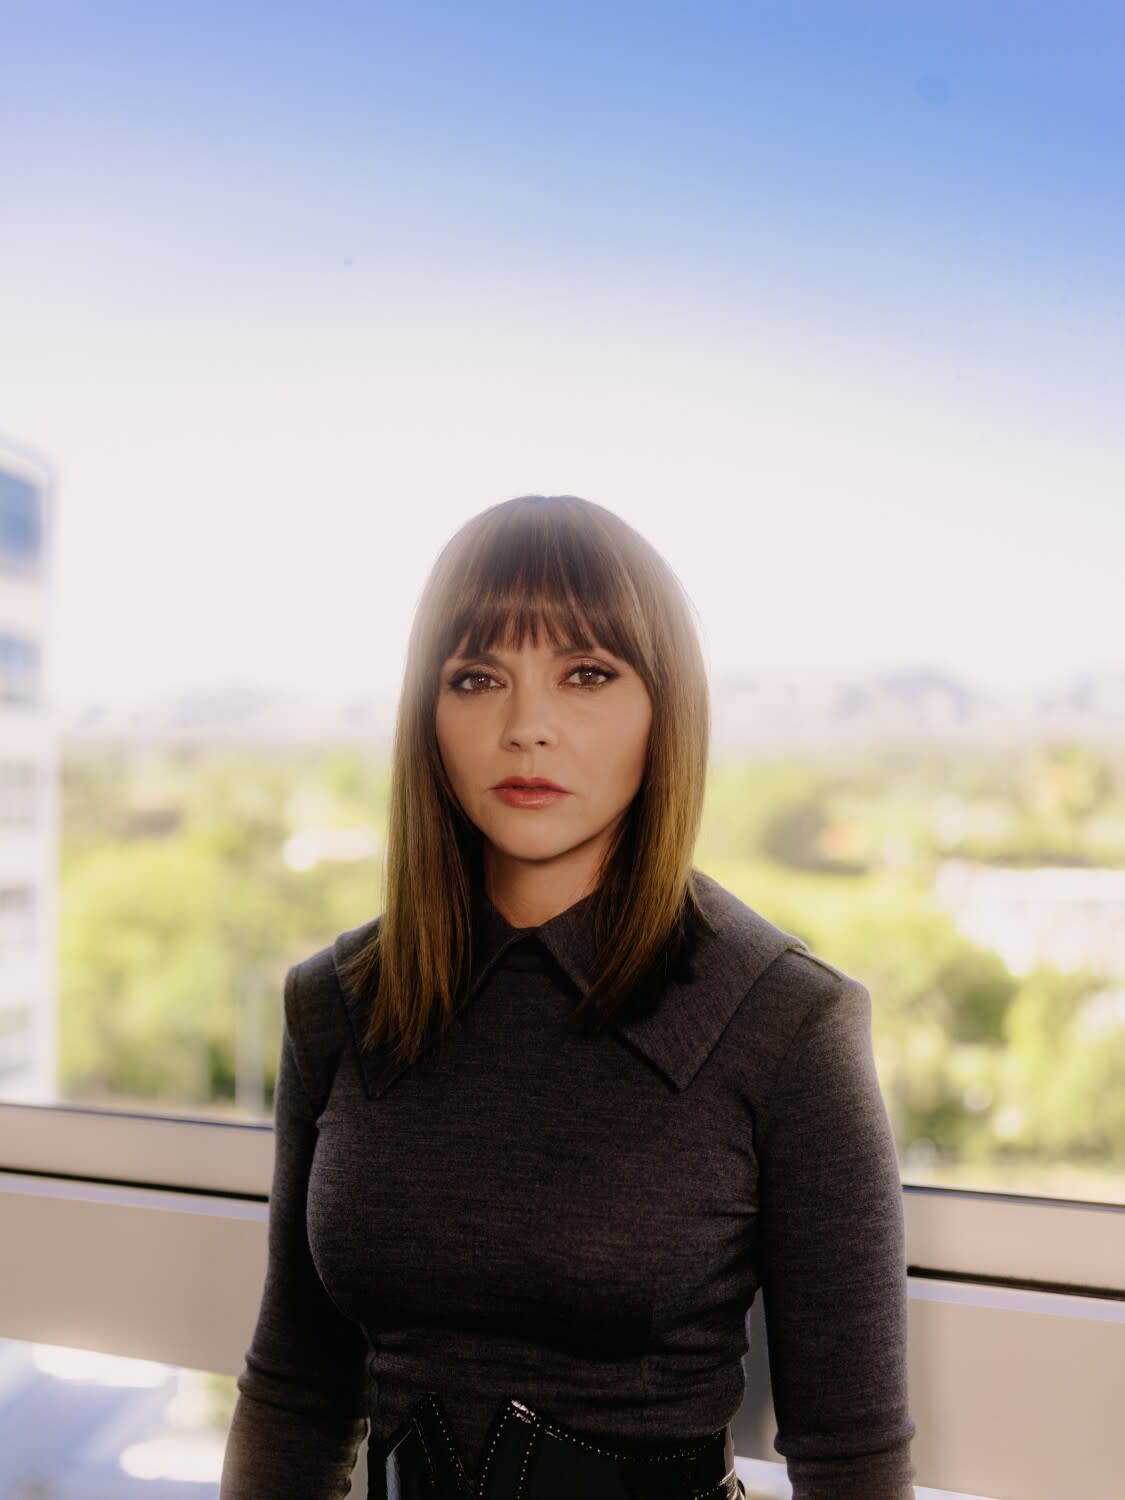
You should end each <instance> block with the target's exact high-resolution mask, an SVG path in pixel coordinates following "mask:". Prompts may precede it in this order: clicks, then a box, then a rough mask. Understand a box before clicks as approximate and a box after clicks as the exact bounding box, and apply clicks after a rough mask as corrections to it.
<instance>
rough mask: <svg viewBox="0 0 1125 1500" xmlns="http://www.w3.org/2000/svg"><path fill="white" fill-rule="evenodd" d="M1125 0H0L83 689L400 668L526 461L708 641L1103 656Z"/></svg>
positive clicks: (8, 190) (3, 321) (68, 692)
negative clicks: (594, 504) (639, 548)
mask: <svg viewBox="0 0 1125 1500" xmlns="http://www.w3.org/2000/svg"><path fill="white" fill-rule="evenodd" d="M1123 17H1125V12H1123V11H1122V9H1121V7H1120V6H1118V5H1110V4H1086V3H1082V0H1078V3H1075V4H1071V5H1069V6H1067V7H1062V6H1059V5H1057V4H1055V5H1051V6H1048V5H1044V4H1019V5H1017V4H981V3H979V0H978V3H976V4H950V3H944V4H931V3H919V4H908V3H905V0H902V3H899V4H885V3H883V4H863V3H849V4H847V5H840V4H838V3H837V4H831V5H829V4H790V5H780V4H768V5H765V4H751V3H744V4H730V3H723V4H713V3H708V0H699V3H686V0H685V3H681V4H667V3H660V4H647V5H644V6H640V5H632V4H616V5H611V6H607V5H605V4H568V5H566V6H555V5H552V6H546V5H543V6H536V5H529V4H523V5H514V4H505V5H494V4H474V5H455V4H444V5H434V4H429V3H417V4H411V5H405V4H394V5H387V4H369V5H357V4H350V3H347V4H332V3H318V4H317V5H315V6H313V5H307V6H295V5H291V4H272V5H270V6H265V5H249V4H238V3H229V0H228V3H224V4H211V3H202V4H200V3H194V4H191V5H175V6H173V5H170V4H153V3H148V4H143V5H142V4H130V5H121V4H103V3H98V0H87V3H84V4H66V5H60V4H55V3H52V0H36V3H20V4H11V3H2V0H0V57H2V59H3V61H2V62H0V69H2V75H3V86H2V88H0V178H2V180H3V181H4V183H5V214H4V219H5V223H4V229H3V236H2V240H0V328H3V329H5V330H6V332H5V335H4V339H3V342H2V344H0V438H5V439H7V440H9V441H10V442H11V443H13V444H16V445H21V446H26V447H27V448H29V449H31V450H33V451H35V452H38V453H41V454H43V455H45V456H46V457H47V458H48V459H49V461H50V463H51V465H52V468H53V469H54V471H55V472H56V474H57V477H58V503H59V534H58V538H57V557H58V571H57V576H56V579H55V584H54V588H55V599H54V607H55V638H54V649H53V660H54V669H55V671H56V672H57V680H58V684H59V690H60V693H61V694H62V695H63V696H66V697H73V696H74V695H76V694H77V693H78V692H79V690H80V689H81V690H82V691H83V692H90V691H93V690H96V688H97V685H99V684H101V685H102V686H103V687H104V689H105V691H106V692H107V693H114V694H118V695H135V696H141V697H143V696H144V695H145V694H147V693H148V692H151V691H156V690H158V688H161V687H164V686H166V685H168V684H169V683H170V682H174V681H183V682H188V681H191V682H196V683H199V682H206V681H209V680H211V679H212V677H214V676H215V675H216V674H218V673H220V672H221V671H225V670H229V669H231V667H232V664H234V668H235V670H237V671H238V672H239V673H240V674H241V675H243V676H253V675H259V676H263V677H265V678H268V679H269V680H271V681H277V682H282V683H284V682H287V681H290V680H292V679H293V677H294V676H299V677H300V678H301V680H306V679H307V678H309V677H310V676H311V675H317V676H319V678H320V679H321V680H323V681H324V682H325V683H326V684H328V683H329V682H331V683H332V684H336V685H339V686H341V687H351V688H353V689H354V690H356V691H360V690H362V688H363V686H364V683H365V677H364V673H366V672H369V671H370V670H372V667H371V662H370V660H369V657H368V654H367V653H357V652H356V651H355V650H354V643H355V642H356V641H357V640H363V639H365V638H370V637H371V636H372V635H373V634H374V635H376V636H378V637H379V638H380V639H381V640H384V641H385V642H386V649H385V650H383V651H381V652H380V654H379V661H380V663H381V664H382V665H381V666H380V668H379V670H382V671H384V672H385V673H386V675H387V677H388V679H391V680H393V678H394V676H395V673H396V672H397V670H398V669H399V666H400V655H401V649H402V645H403V642H404V638H405V632H406V629H407V627H408V624H409V619H408V617H409V612H410V610H411V608H412V606H413V600H414V598H415V597H416V595H417V590H418V588H419V587H420V585H421V582H422V580H423V578H424V575H425V572H426V570H427V568H428V566H429V563H430V562H431V561H432V559H433V556H434V555H435V553H436V550H437V547H438V545H439V544H440V541H441V540H443V539H444V537H445V536H446V535H448V534H449V533H450V532H451V531H452V530H454V529H455V528H456V526H457V525H459V524H460V523H461V522H462V521H463V520H465V519H467V518H468V516H469V515H470V514H472V513H473V512H474V511H475V510H478V509H480V508H482V507H483V506H484V505H486V504H489V503H492V502H493V501H495V500H497V499H502V498H505V497H506V496H508V495H510V494H516V493H522V492H525V491H527V490H533V489H534V490H544V491H548V492H560V491H571V492H576V493H581V494H586V495H588V497H589V498H591V499H595V500H597V501H599V503H602V504H605V505H608V506H609V507H610V508H611V509H615V510H618V511H619V512H620V513H621V514H623V515H625V517H626V518H627V519H628V520H630V522H631V523H632V524H634V525H636V526H637V527H638V529H640V530H642V531H643V532H644V533H645V534H646V535H648V536H649V537H650V539H652V540H653V541H654V542H655V543H656V544H657V545H658V546H660V547H661V550H662V551H663V552H664V553H665V555H666V556H667V557H668V558H669V561H670V562H672V564H673V566H675V567H677V569H678V570H679V571H680V572H681V576H683V577H684V578H685V583H686V584H687V586H688V588H689V592H691V593H692V594H693V597H694V598H695V599H696V602H697V604H698V606H699V607H700V609H701V610H702V611H703V612H704V615H705V620H706V622H707V625H708V646H709V654H710V658H711V660H712V661H713V663H714V665H715V667H716V668H719V667H724V668H729V669H731V670H734V669H738V668H745V669H747V670H751V669H759V668H762V667H768V666H769V665H770V664H771V663H777V664H779V665H785V666H790V665H802V664H806V663H807V664H810V665H814V664H815V665H821V664H831V663H835V664H839V665H855V666H871V667H877V666H885V665H890V664H892V663H899V664H910V663H912V662H916V663H927V664H931V665H935V666H939V667H941V666H944V667H947V668H948V669H950V670H954V671H958V672H962V673H969V674H972V673H973V672H975V673H977V674H978V676H979V677H980V679H981V681H982V682H983V681H985V680H988V681H991V682H993V683H997V684H1001V683H1005V682H1010V681H1015V680H1017V679H1024V680H1027V681H1029V682H1030V681H1034V680H1040V679H1042V678H1045V677H1046V678H1049V677H1050V676H1051V675H1052V674H1057V673H1062V672H1064V671H1070V670H1076V669H1078V668H1080V667H1082V666H1083V665H1089V666H1092V667H1097V666H1111V665H1113V664H1116V665H1118V666H1125V655H1123V653H1125V648H1123V647H1122V646H1121V645H1120V644H1119V642H1121V641H1122V640H1125V629H1123V628H1122V627H1123V626H1125V611H1123V610H1122V608H1121V606H1120V604H1119V602H1118V600H1117V597H1116V594H1117V592H1118V591H1117V589H1116V588H1115V578H1116V576H1117V573H1116V572H1115V571H1114V569H1113V567H1112V565H1111V564H1112V561H1113V559H1114V555H1115V551H1116V561H1117V564H1118V567H1117V571H1118V572H1119V571H1120V561H1121V559H1122V558H1123V557H1125V522H1123V512H1125V500H1123V498H1122V495H1121V479H1120V475H1121V472H1122V467H1121V461H1122V458H1123V457H1125V454H1123V451H1122V449H1123V447H1125V442H1123V439H1122V435H1121V432H1120V430H1119V429H1120V427H1121V422H1120V392H1121V390H1122V389H1123V388H1125V354H1123V350H1125V199H1123V195H1122V193H1121V188H1120V184H1121V182H1122V181H1123V180H1125V19H1123ZM392 529H393V534H394V562H393V566H390V567H388V561H387V556H386V544H387V540H388V538H389V536H390V534H391V531H392ZM123 538H124V539H125V540H124V541H123ZM220 540H221V543H222V545H221V546H220V545H219V541H220ZM720 544H721V545H720ZM798 555H799V563H800V575H801V576H800V577H799V578H796V579H794V578H793V577H792V576H788V577H787V576H786V575H785V573H784V569H783V568H782V567H781V566H780V565H779V561H778V559H780V558H785V559H787V561H788V566H789V567H790V568H793V567H795V566H796V563H797V561H798ZM751 559H760V562H757V563H756V564H755V565H754V566H755V567H756V569H757V571H754V569H753V568H752V566H751V561H750V560H751ZM771 559H773V561H771ZM185 563H187V564H190V565H188V566H185ZM380 569H382V570H383V575H380ZM251 574H252V575H253V577H254V581H255V608H254V611H253V612H252V617H251V618H250V621H249V623H248V618H247V610H246V580H247V577H248V576H249V575H251ZM373 577H374V578H375V579H376V580H378V581H379V586H378V588H377V589H374V590H373V589H372V587H371V580H372V578H373ZM201 580H204V581H205V582H206V585H207V593H208V597H209V600H210V602H211V608H210V609H209V610H208V612H207V620H206V621H204V620H202V619H200V618H199V612H198V609H197V608H196V609H193V603H192V601H193V599H194V598H196V597H197V595H198V589H199V585H200V581H201ZM189 583H190V587H189ZM296 587H299V588H300V589H301V590H302V591H303V592H306V591H307V593H308V595H309V597H310V599H314V600H315V605H314V607H313V608H312V609H311V610H310V611H308V612H307V614H306V617H305V618H304V620H303V621H301V622H300V623H298V622H297V621H296V620H295V619H294V615H293V610H292V607H291V600H292V596H293V592H294V589H295V588H296ZM191 589H194V590H196V593H194V594H193V593H192V592H191ZM751 594H752V597H753V607H752V610H751V612H750V613H749V614H748V613H747V599H748V597H749V596H750V595H751ZM107 596H109V597H112V599H113V606H112V609H109V608H107V607H106V603H105V601H106V598H107ZM795 602H796V603H798V604H800V605H801V606H802V607H801V608H799V609H797V610H796V611H795V610H794V603H795ZM1045 605H1046V606H1047V607H1045ZM804 606H807V607H804ZM795 614H796V616H797V618H796V619H794V615H795ZM889 626H890V627H892V628H889ZM142 633H143V639H144V645H143V649H142V647H141V644H140V642H141V637H142Z"/></svg>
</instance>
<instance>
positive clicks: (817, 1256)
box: [220, 871, 915, 1500]
mask: <svg viewBox="0 0 1125 1500" xmlns="http://www.w3.org/2000/svg"><path fill="white" fill-rule="evenodd" d="M694 879H695V887H696V891H697V893H698V895H699V899H700V902H701V904H702V906H703V909H704V911H705V913H706V915H707V917H708V920H709V922H710V923H711V925H712V926H713V927H714V929H715V932H714V934H713V935H712V934H705V935H704V936H703V938H702V939H701V941H700V942H699V944H698V946H697V948H696V951H695V952H694V954H693V957H692V961H691V969H690V977H688V978H684V977H683V976H682V975H681V976H680V977H673V978H670V979H669V980H668V982H667V984H666V985H665V986H664V988H663V990H662V992H661V993H660V998H659V1004H658V1005H657V1007H656V1009H655V1010H654V1011H653V1010H651V1009H650V1011H649V1013H648V1014H647V1015H644V1016H643V1017H642V1018H641V1019H633V1020H623V1021H614V1022H611V1023H610V1024H609V1025H608V1026H606V1027H605V1028H604V1029H603V1030H602V1031H601V1032H600V1033H599V1034H598V1035H596V1036H579V1035H572V1034H569V1033H566V1032H564V1031H563V1030H562V1021H563V1020H564V1019H565V1017H566V1016H567V1015H568V1013H569V1012H570V1011H571V1010H572V1009H573V1007H574V1005H575V1004H576V1002H577V999H578V997H579V996H580V995H581V994H582V993H583V992H584V990H585V988H586V986H587V984H588V979H589V975H590V973H591V971H592V963H593V958H594V948H593V936H592V924H591V922H590V921H589V912H590V898H589V897H585V898H583V899H582V900H581V901H579V902H577V903H575V905H573V906H571V907H569V908H568V909H567V910H566V911H564V912H562V913H560V914H559V915H558V916H556V917H553V918H552V919H551V920H550V921H548V922H545V923H543V924H542V925H541V926H539V927H536V928H514V927H511V926H510V925H509V924H508V923H507V922H506V921H505V920H504V918H503V917H502V916H501V915H500V914H499V912H498V911H497V910H496V908H495V907H494V906H492V904H491V903H489V902H485V903H484V904H483V905H480V906H478V915H477V916H476V917H475V918H474V929H473V933H474V937H473V953H474V963H473V969H472V973H471V983H470V984H469V986H468V987H467V989H466V991H465V994H464V996H463V998H462V999H461V1002H460V1004H459V1008H458V1020H457V1026H456V1029H455V1031H454V1032H453V1034H452V1035H451V1037H450V1038H449V1039H448V1040H447V1042H446V1045H445V1049H444V1050H443V1051H442V1052H441V1053H440V1054H439V1052H438V1051H437V1050H436V1049H434V1048H432V1047H431V1049H430V1050H429V1051H428V1052H426V1053H425V1054H423V1056H422V1057H421V1058H420V1059H419V1060H418V1061H417V1062H416V1063H414V1064H413V1065H412V1066H410V1065H407V1064H404V1063H401V1062H397V1061H396V1060H395V1059H394V1058H393V1057H392V1056H391V1055H390V1052H389V1050H387V1049H378V1050H376V1051H375V1052H374V1053H361V1052H360V1050H359V1047H358V1040H359V1038H360V1037H361V1036H362V1035H363V1029H364V1023H365V1016H364V1012H363V1008H362V1005H363V1002H362V1000H361V999H360V998H359V997H357V996H356V995H354V994H352V993H351V992H350V991H346V990H345V988H344V987H343V985H342V983H341V981H340V979H339V977H338V975H337V970H336V965H337V963H338V962H339V961H340V960H342V959H343V958H345V957H347V956H348V955H349V954H351V953H353V952H354V951H356V949H357V948H358V947H359V946H360V945H361V944H362V943H363V942H364V941H365V940H366V939H367V938H368V937H369V936H370V934H371V932H372V930H373V928H374V925H375V923H377V922H378V920H379V919H378V918H375V919H374V921H373V922H368V923H365V924H363V925H362V926H361V927H357V928H353V929H351V930H350V931H348V932H344V933H341V934H340V935H339V936H338V937H337V938H336V940H335V941H334V943H332V944H330V945H329V946H328V947H326V948H324V949H322V950H321V951H320V952H318V953H315V954H313V955H312V956H311V957H310V958H307V959H305V960H304V961H303V962H301V963H299V964H296V965H295V966H294V967H293V968H292V969H291V970H290V971H289V973H288V975H287V977H286V982H285V997H284V1000H285V1017H284V1029H283V1033H282V1043H281V1055H280V1060H279V1071H278V1077H277V1085H276V1093H275V1101H274V1127H275V1145H274V1151H275V1157H274V1175H273V1186H272V1190H271V1194H270V1209H269V1263H268V1272H267V1276H266V1282H265V1288H264V1292H263V1296H262V1302H261V1307H260V1310H259V1313H258V1319H257V1325H256V1327H255V1329H254V1333H253V1338H252V1342H251V1344H250V1347H249V1348H248V1349H247V1351H246V1355H245V1368H244V1370H243V1372H242V1374H241V1375H240V1376H239V1377H238V1389H239V1393H240V1394H239V1397H238V1401H237V1404H236V1406H235V1411H234V1416H233V1419H232V1423H231V1428H230V1433H229V1436H228V1440H227V1446H226V1455H225V1461H224V1467H223V1475H222V1481H221V1486H220V1500H336V1497H341V1496H345V1495H348V1494H349V1493H350V1475H351V1472H352V1469H353V1467H354V1464H355V1459H356V1454H357V1452H358V1449H359V1446H360V1444H361V1442H362V1440H363V1436H364V1433H365V1431H366V1430H367V1422H368V1419H369V1420H370V1432H371V1441H370V1444H369V1450H370V1458H371V1462H372V1463H376V1462H378V1447H377V1445H378V1443H379V1442H380V1441H381V1440H383V1439H386V1438H387V1437H389V1436H390V1435H391V1434H392V1433H394V1432H395V1430H396V1429H398V1428H399V1427H400V1425H401V1424H402V1422H403V1420H404V1418H405V1417H406V1415H407V1413H408V1412H409V1410H410V1408H411V1407H412V1406H413V1405H414V1404H415V1402H416V1401H418V1400H419V1399H420V1398H421V1397H422V1396H423V1395H424V1394H425V1392H426V1391H429V1390H436V1391H437V1392H438V1393H439V1395H440V1397H441V1400H442V1403H443V1405H444V1407H445V1409H446V1411H447V1412H448V1414H449V1417H450V1420H451V1423H452V1428H453V1436H454V1438H455V1440H456V1442H457V1445H458V1447H459V1449H460V1452H461V1456H462V1458H463V1460H464V1462H465V1465H466V1467H467V1469H468V1472H469V1474H470V1476H472V1477H474V1478H475V1476H476V1474H477V1473H478V1472H479V1468H480V1460H481V1456H482V1448H483V1443H484V1438H485V1435H486V1433H487V1431H488V1427H489V1424H490V1423H491V1421H492V1419H493V1417H494V1415H495V1412H496V1409H497V1407H499V1406H500V1405H502V1404H503V1403H504V1402H506V1401H507V1399H508V1398H509V1397H510V1396H518V1397H520V1399H522V1400H523V1401H525V1402H526V1403H527V1404H528V1405H529V1406H531V1407H532V1408H533V1409H534V1410H536V1411H537V1412H540V1413H542V1414H543V1415H545V1416H547V1417H553V1418H555V1419H557V1420H558V1421H560V1422H562V1423H565V1424H566V1425H567V1426H569V1427H571V1428H574V1429H576V1430H578V1431H579V1432H581V1433H585V1434H590V1435H592V1436H594V1437H595V1438H597V1437H601V1438H604V1439H606V1440H612V1439H613V1438H622V1439H627V1440H637V1441H644V1440H646V1439H648V1440H653V1441H663V1440H666V1439H672V1438H693V1437H698V1436H701V1435H702V1434H705V1433H707V1432H710V1431H713V1430H715V1429H717V1428H720V1427H723V1426H724V1425H725V1424H726V1423H727V1422H728V1421H730V1420H731V1419H732V1418H733V1416H734V1414H735V1412H736V1411H737V1410H738V1408H739V1406H740V1404H741V1402H742V1398H743V1392H744V1384H745V1374H744V1369H743V1365H742V1357H743V1355H744V1354H745V1353H746V1352H747V1347H748V1345H747V1329H748V1326H749V1323H748V1315H749V1310H750V1306H751V1303H752V1302H753V1300H754V1297H755V1295H756V1294H757V1292H758V1289H759V1288H761V1291H762V1296H763V1310H764V1315H765V1320H766V1325H767V1329H768V1333H769V1339H768V1355H769V1363H770V1372H771V1382H772V1390H773V1401H774V1410H775V1412H776V1416H777V1423H778V1435H777V1438H776V1442H775V1446H776V1448H777V1450H778V1452H779V1453H780V1454H782V1455H783V1456H784V1458H785V1459H786V1461H787V1465H788V1472H789V1477H790V1479H791V1481H792V1484H793V1494H794V1500H908V1497H913V1494H914V1490H913V1486H912V1484H911V1480H912V1477H913V1474H914V1469H913V1465H912V1462H911V1457H910V1443H911V1438H912V1437H913V1434H914V1431H915V1427H914V1423H913V1421H912V1420H911V1418H910V1415H909V1412H908V1402H907V1379H906V1334H907V1302H906V1265H905V1247H904V1233H903V1213H902V1185H901V1180H900V1177H899V1169H898V1161H897V1156H896V1152H895V1145H894V1140H893V1137H892V1134H891V1129H890V1123H889V1120H888V1117H887V1112H886V1108H885V1105H884V1102H883V1098H882V1095H881V1093H880V1089H879V1083H878V1079H877V1077H876V1073H875V1065H874V1058H873V1053H872V1048H871V1025H870V1022H871V1000H870V995H869V993H868V991H867V989H866V988H865V987H864V986H863V985H862V984H861V983H860V982H859V981H858V980H855V979H852V978H850V977H848V976H847V975H846V974H843V973H842V972H841V971H840V970H839V969H836V968H833V967H832V965H830V964H828V963H825V962H824V961H823V960H822V959H820V958H819V957H816V956H814V955H813V954H812V953H811V952H810V951H809V950H808V949H807V948H806V947H805V945H804V944H803V943H801V941H800V939H798V938H796V937H794V936H792V935H791V934H789V933H786V932H783V931H782V930H781V929H779V928H777V927H775V926H774V925H773V924H772V923H770V922H768V921H767V920H766V919H765V918H764V917H762V916H760V915H759V914H758V913H757V912H755V911H754V910H753V909H752V908H751V907H749V906H747V905H746V904H745V903H743V902H742V901H740V900H739V899H738V898H737V897H735V896H734V895H733V894H732V893H731V892H729V891H727V890H726V889H725V888H724V887H722V886H721V885H719V884H718V882H716V881H714V880H712V879H711V878H710V877H708V876H706V875H703V874H702V872H699V871H696V872H695V874H694Z"/></svg>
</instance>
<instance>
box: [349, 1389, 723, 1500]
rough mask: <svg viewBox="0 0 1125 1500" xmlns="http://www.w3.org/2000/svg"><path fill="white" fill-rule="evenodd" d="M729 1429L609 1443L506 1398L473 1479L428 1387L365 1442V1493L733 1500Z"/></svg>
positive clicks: (407, 1498)
mask: <svg viewBox="0 0 1125 1500" xmlns="http://www.w3.org/2000/svg"><path fill="white" fill-rule="evenodd" d="M745 1493H746V1491H745V1490H744V1489H743V1487H742V1482H741V1480H739V1479H738V1477H737V1476H736V1474H735V1472H734V1442H733V1439H732V1436H731V1430H730V1427H729V1426H727V1427H724V1428H721V1429H720V1430H719V1431H718V1432H713V1433H710V1434H709V1435H708V1436H706V1437H703V1438H693V1439H691V1440H690V1441H685V1442H668V1443H629V1442H622V1443H621V1444H608V1443H606V1442H605V1440H604V1439H591V1438H586V1437H583V1436H581V1434H579V1433H577V1432H574V1431H572V1430H571V1429H570V1428H567V1427H564V1426H563V1425H562V1424H561V1423H559V1422H556V1421H553V1420H549V1419H548V1418H546V1417H543V1416H540V1415H539V1414H538V1413H537V1412H534V1411H532V1409H531V1408H530V1407H529V1406H527V1405H526V1404H525V1403H524V1402H522V1401H519V1400H517V1399H516V1398H515V1397H514V1396H513V1397H512V1398H511V1399H510V1400H509V1401H508V1403H507V1405H506V1406H502V1407H501V1408H500V1409H499V1411H498V1412H497V1413H496V1416H495V1417H494V1418H493V1420H492V1424H491V1426H490V1428H489V1432H488V1438H487V1440H486V1442H485V1448H484V1458H483V1460H482V1465H481V1472H480V1475H479V1477H478V1478H477V1479H475V1480H474V1479H471V1478H470V1477H469V1475H468V1474H467V1473H466V1470H465V1467H464V1464H463V1462H462V1459H461V1455H460V1454H459V1453H458V1451H457V1447H456V1444H455V1443H454V1441H453V1435H452V1433H451V1431H450V1427H449V1420H448V1417H447V1416H446V1413H445V1410H444V1408H443V1407H442V1404H441V1399H440V1397H439V1396H438V1394H437V1392H436V1391H430V1392H429V1394H428V1395H426V1396H425V1397H424V1398H423V1399H422V1400H421V1401H419V1402H418V1404H417V1405H416V1406H415V1407H414V1409H413V1411H412V1412H411V1413H410V1416H409V1417H408V1418H407V1419H406V1421H405V1423H404V1424H403V1425H402V1426H401V1427H400V1428H399V1429H398V1431H397V1432H396V1433H395V1434H394V1436H393V1437H391V1438H390V1439H389V1440H388V1441H386V1442H383V1443H369V1444H368V1500H742V1497H743V1496H744V1495H745Z"/></svg>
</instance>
